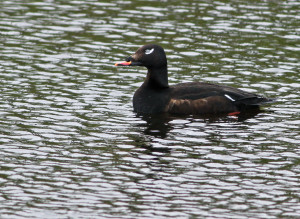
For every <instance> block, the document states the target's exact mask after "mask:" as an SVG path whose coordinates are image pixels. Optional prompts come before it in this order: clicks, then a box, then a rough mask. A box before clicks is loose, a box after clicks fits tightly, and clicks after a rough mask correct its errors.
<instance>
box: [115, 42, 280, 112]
mask: <svg viewBox="0 0 300 219" xmlns="http://www.w3.org/2000/svg"><path fill="white" fill-rule="evenodd" d="M115 65H116V66H145V67H146V68H147V69H148V72H147V76H146V79H145V81H144V83H143V84H142V86H141V87H140V88H139V89H138V90H137V91H136V92H135V94H134V97H133V108H134V111H135V112H137V113H151V114H152V113H160V112H168V113H175V114H221V113H232V112H241V111H246V110H251V109H258V108H259V106H260V105H262V104H266V103H270V102H274V99H270V98H266V97H263V96H261V95H257V94H254V93H250V92H246V91H242V90H240V89H237V88H234V87H230V86H225V85H219V84H212V83H205V82H191V83H181V84H178V85H175V86H169V84H168V67H167V58H166V54H165V51H164V49H163V48H162V47H161V46H158V45H155V44H150V45H145V46H142V47H141V48H139V49H138V50H137V51H136V53H135V54H133V55H132V56H129V57H128V58H127V59H126V62H121V63H116V64H115Z"/></svg>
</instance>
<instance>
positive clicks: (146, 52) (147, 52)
mask: <svg viewBox="0 0 300 219" xmlns="http://www.w3.org/2000/svg"><path fill="white" fill-rule="evenodd" d="M153 51H154V48H152V49H146V50H145V54H146V55H149V54H151V53H153Z"/></svg>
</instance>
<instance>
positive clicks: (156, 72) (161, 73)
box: [144, 66, 169, 88]
mask: <svg viewBox="0 0 300 219" xmlns="http://www.w3.org/2000/svg"><path fill="white" fill-rule="evenodd" d="M144 85H145V86H147V87H150V88H168V87H169V83H168V68H167V66H164V67H161V68H148V73H147V77H146V80H145V82H144Z"/></svg>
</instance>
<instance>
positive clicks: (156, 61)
mask: <svg viewBox="0 0 300 219" xmlns="http://www.w3.org/2000/svg"><path fill="white" fill-rule="evenodd" d="M115 65H116V66H145V67H146V68H148V69H160V68H165V67H166V66H167V58H166V54H165V51H164V49H163V48H162V47H161V46H159V45H155V44H149V45H145V46H142V47H140V48H139V49H138V50H137V51H136V52H135V53H134V54H133V55H131V56H129V57H128V58H127V59H126V61H125V62H120V63H116V64H115Z"/></svg>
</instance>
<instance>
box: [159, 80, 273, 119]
mask: <svg viewBox="0 0 300 219" xmlns="http://www.w3.org/2000/svg"><path fill="white" fill-rule="evenodd" d="M170 91H171V92H170V99H169V102H168V104H167V106H166V109H165V111H167V112H170V113H178V114H217V113H227V112H228V113H229V112H236V111H244V110H247V109H250V108H251V109H253V108H258V107H259V106H260V105H261V104H264V103H267V102H271V101H273V100H272V99H268V98H265V97H263V96H260V95H256V94H253V93H249V92H246V91H243V90H240V89H238V88H234V87H229V86H225V85H218V84H212V83H205V82H192V83H182V84H178V85H175V86H173V87H170Z"/></svg>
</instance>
